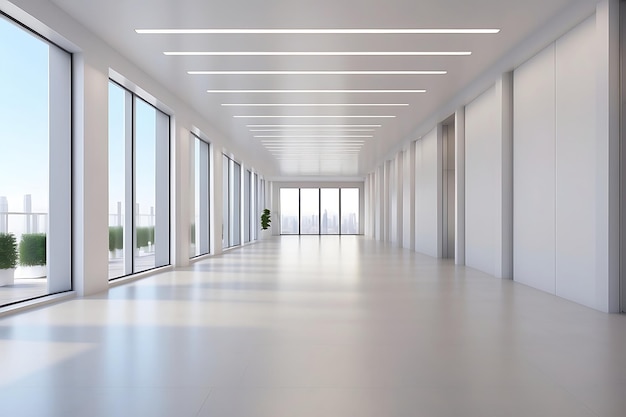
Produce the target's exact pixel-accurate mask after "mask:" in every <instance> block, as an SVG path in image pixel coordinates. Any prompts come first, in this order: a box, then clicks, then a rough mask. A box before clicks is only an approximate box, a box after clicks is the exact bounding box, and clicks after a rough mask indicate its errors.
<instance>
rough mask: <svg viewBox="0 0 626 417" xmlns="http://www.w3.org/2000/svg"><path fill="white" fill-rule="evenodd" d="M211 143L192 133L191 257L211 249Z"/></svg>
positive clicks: (190, 173) (190, 174)
mask: <svg viewBox="0 0 626 417" xmlns="http://www.w3.org/2000/svg"><path fill="white" fill-rule="evenodd" d="M209 157H210V154H209V144H208V143H206V142H205V141H203V140H202V139H200V138H199V137H197V136H196V135H194V134H192V135H191V146H190V155H189V161H190V164H189V168H190V172H189V178H190V180H191V184H190V185H191V190H192V192H191V201H190V204H189V208H190V211H191V212H190V220H191V224H190V226H189V257H191V258H193V257H196V256H200V255H206V254H207V253H209V251H210V247H209V242H210V235H209V232H210V224H211V222H210V216H209V198H210V197H209V195H210V189H209V184H210V179H209V175H210V170H209Z"/></svg>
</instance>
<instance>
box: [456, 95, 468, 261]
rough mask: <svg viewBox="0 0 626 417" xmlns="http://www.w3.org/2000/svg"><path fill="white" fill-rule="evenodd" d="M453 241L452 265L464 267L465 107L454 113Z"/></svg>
mask: <svg viewBox="0 0 626 417" xmlns="http://www.w3.org/2000/svg"><path fill="white" fill-rule="evenodd" d="M454 128H455V129H456V132H455V134H454V139H455V146H454V152H455V155H454V162H455V165H456V166H455V167H454V173H455V181H454V184H455V211H454V215H455V230H454V235H455V240H454V263H455V264H457V265H465V107H461V108H460V109H458V110H457V111H456V112H455V113H454Z"/></svg>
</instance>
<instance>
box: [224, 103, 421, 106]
mask: <svg viewBox="0 0 626 417" xmlns="http://www.w3.org/2000/svg"><path fill="white" fill-rule="evenodd" d="M408 105H409V104H408V103H222V106H224V107H406V106H408Z"/></svg>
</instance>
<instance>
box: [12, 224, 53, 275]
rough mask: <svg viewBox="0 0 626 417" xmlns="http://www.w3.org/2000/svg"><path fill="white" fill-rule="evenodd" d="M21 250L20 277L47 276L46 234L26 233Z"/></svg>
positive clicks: (21, 242) (18, 273)
mask: <svg viewBox="0 0 626 417" xmlns="http://www.w3.org/2000/svg"><path fill="white" fill-rule="evenodd" d="M18 251H19V255H20V256H19V264H20V267H19V269H18V271H17V275H18V276H19V278H45V276H46V275H47V271H46V234H45V233H26V234H23V235H22V239H21V240H20V244H19V246H18Z"/></svg>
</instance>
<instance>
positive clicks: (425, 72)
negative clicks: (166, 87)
mask: <svg viewBox="0 0 626 417" xmlns="http://www.w3.org/2000/svg"><path fill="white" fill-rule="evenodd" d="M447 73H448V72H447V71H443V70H416V71H204V70H202V71H187V74H189V75H445V74H447Z"/></svg>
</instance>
